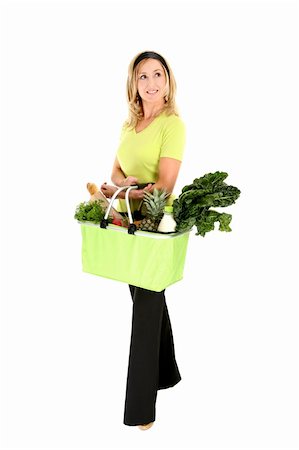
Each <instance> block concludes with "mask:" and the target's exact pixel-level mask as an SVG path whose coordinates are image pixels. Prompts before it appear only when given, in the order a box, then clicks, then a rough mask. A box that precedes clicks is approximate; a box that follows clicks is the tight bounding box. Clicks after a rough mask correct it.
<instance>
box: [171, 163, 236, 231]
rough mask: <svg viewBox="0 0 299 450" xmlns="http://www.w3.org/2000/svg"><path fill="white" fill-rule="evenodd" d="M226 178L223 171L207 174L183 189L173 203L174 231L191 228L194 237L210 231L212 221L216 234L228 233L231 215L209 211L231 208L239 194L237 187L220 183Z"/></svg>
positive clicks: (212, 227)
mask: <svg viewBox="0 0 299 450" xmlns="http://www.w3.org/2000/svg"><path fill="white" fill-rule="evenodd" d="M227 176H228V174H227V173H226V172H214V173H207V174H205V175H204V176H203V177H201V178H195V180H193V183H192V184H189V185H187V186H184V187H183V189H182V192H181V194H180V195H179V197H178V198H177V199H175V200H174V201H173V217H174V220H175V221H176V223H177V226H176V231H178V232H179V231H187V230H191V228H192V227H193V226H194V225H195V226H196V227H197V233H196V235H199V234H200V235H201V236H205V234H206V233H207V232H209V231H212V230H214V227H215V222H219V230H220V231H231V228H230V222H231V219H232V216H231V214H227V213H220V212H217V211H214V210H212V209H210V208H211V207H225V206H229V205H232V204H233V203H235V201H236V200H237V198H238V197H239V195H240V193H241V191H240V190H239V189H238V188H236V187H235V186H229V185H227V184H226V183H224V180H225V179H226V178H227Z"/></svg>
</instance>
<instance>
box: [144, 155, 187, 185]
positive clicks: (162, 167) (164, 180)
mask: <svg viewBox="0 0 299 450" xmlns="http://www.w3.org/2000/svg"><path fill="white" fill-rule="evenodd" d="M181 163H182V161H179V160H178V159H174V158H166V157H161V158H160V160H159V173H158V180H157V182H156V183H155V184H152V185H151V187H150V188H149V189H147V190H149V192H153V190H154V189H165V190H166V191H167V192H168V193H169V194H171V193H172V191H173V189H174V186H175V183H176V180H177V177H178V174H179V170H180V167H181Z"/></svg>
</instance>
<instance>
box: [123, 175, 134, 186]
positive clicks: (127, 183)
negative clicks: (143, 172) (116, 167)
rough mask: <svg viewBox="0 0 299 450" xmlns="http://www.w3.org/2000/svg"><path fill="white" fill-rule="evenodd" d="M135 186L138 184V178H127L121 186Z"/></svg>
mask: <svg viewBox="0 0 299 450" xmlns="http://www.w3.org/2000/svg"><path fill="white" fill-rule="evenodd" d="M134 184H138V178H136V177H127V178H125V179H124V180H123V181H122V183H121V186H132V185H134Z"/></svg>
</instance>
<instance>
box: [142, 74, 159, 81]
mask: <svg viewBox="0 0 299 450" xmlns="http://www.w3.org/2000/svg"><path fill="white" fill-rule="evenodd" d="M155 75H159V77H160V76H161V73H160V72H157V73H156V74H155ZM142 77H146V75H141V76H140V80H143V78H142Z"/></svg>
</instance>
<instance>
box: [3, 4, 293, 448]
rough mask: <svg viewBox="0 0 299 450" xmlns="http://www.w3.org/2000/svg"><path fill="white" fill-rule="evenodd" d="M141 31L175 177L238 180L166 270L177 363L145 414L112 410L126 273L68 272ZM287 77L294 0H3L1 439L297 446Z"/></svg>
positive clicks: (114, 132) (109, 148)
mask: <svg viewBox="0 0 299 450" xmlns="http://www.w3.org/2000/svg"><path fill="white" fill-rule="evenodd" d="M144 50H153V51H157V52H159V53H161V54H162V55H163V56H164V57H165V58H166V59H167V60H168V62H169V64H170V65H171V67H172V69H173V72H174V75H175V78H176V81H177V86H178V90H177V103H178V106H179V109H180V113H181V117H182V118H183V120H184V121H185V124H186V128H187V144H186V150H185V157H184V161H183V164H182V168H181V172H180V175H179V178H178V180H177V184H176V188H175V191H174V192H175V194H176V195H179V193H180V191H181V189H182V187H183V186H184V185H185V184H190V183H191V182H192V181H193V179H194V178H196V177H200V176H202V175H204V174H205V173H207V172H213V171H215V170H220V171H226V172H227V173H228V174H229V177H228V178H227V180H226V181H227V182H228V183H229V184H232V185H235V186H237V187H238V188H239V189H240V190H241V192H242V193H241V196H240V198H239V199H238V201H237V202H236V204H235V205H232V206H231V207H229V208H225V210H226V212H230V213H231V214H232V216H233V219H232V223H231V226H232V232H231V233H221V232H219V231H218V230H215V231H212V232H210V233H208V234H207V235H206V236H205V237H204V238H202V237H201V236H195V232H196V229H195V228H194V229H193V232H192V234H191V237H190V243H189V248H188V254H187V259H186V265H185V273H184V279H183V280H182V281H181V282H179V283H177V284H175V285H173V286H171V287H169V288H168V289H167V290H166V299H167V305H168V309H169V313H170V318H171V323H172V327H173V334H174V341H175V349H176V358H177V362H178V366H179V369H180V372H181V375H182V381H181V382H180V383H179V384H178V385H177V386H175V387H174V388H172V389H167V390H164V391H158V396H157V403H156V421H155V424H154V426H153V428H151V429H150V430H148V431H140V430H139V429H138V427H129V426H126V425H124V424H123V409H124V400H125V388H126V377H127V364H128V356H129V343H130V332H131V314H132V300H131V297H130V294H129V288H128V286H127V285H126V284H123V283H120V282H114V281H111V280H107V279H103V278H100V277H96V276H92V275H89V274H86V273H83V272H82V270H81V234H80V227H79V225H78V224H77V222H76V221H75V220H74V218H73V216H74V211H75V207H76V205H77V204H78V203H79V202H82V201H87V200H88V199H89V194H88V192H87V189H86V183H87V182H88V181H90V182H95V183H96V184H100V183H102V182H104V181H107V182H110V175H111V169H112V163H113V160H114V157H115V153H116V149H117V145H118V138H119V133H120V127H121V125H122V123H123V121H124V119H125V118H126V117H127V103H126V97H125V86H126V77H127V68H128V65H129V62H130V61H131V59H132V58H133V57H134V56H135V55H136V54H137V53H138V52H140V51H144ZM298 79H299V74H298V2H295V1H262V0H261V1H225V0H224V1H197V2H188V1H179V2H170V1H153V0H152V1H148V2H145V1H138V2H129V1H126V0H124V1H123V2H120V1H119V2H112V1H109V2H100V1H98V2H95V1H94V2H92V1H62V0H61V1H59V2H58V1H57V2H56V1H36V2H30V1H23V2H21V1H19V2H16V1H2V2H1V195H2V198H1V214H2V218H1V226H2V231H1V238H2V248H1V255H2V262H3V274H4V277H3V282H4V283H3V284H2V292H1V294H2V295H1V429H2V431H1V433H2V443H1V444H2V448H9V449H12V448H14V449H16V448H18V449H25V448H26V449H35V448H36V449H44V448H47V449H50V448H53V449H75V448H76V449H91V448H92V449H96V448H97V449H98V448H99V449H203V448H207V449H216V448H217V449H250V448H252V449H274V448H276V449H288V448H289V449H290V448H292V449H294V448H298V445H299V443H298V377H299V374H298V281H297V277H298V272H297V271H298V196H297V191H298V83H297V82H298ZM296 291H297V292H296Z"/></svg>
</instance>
